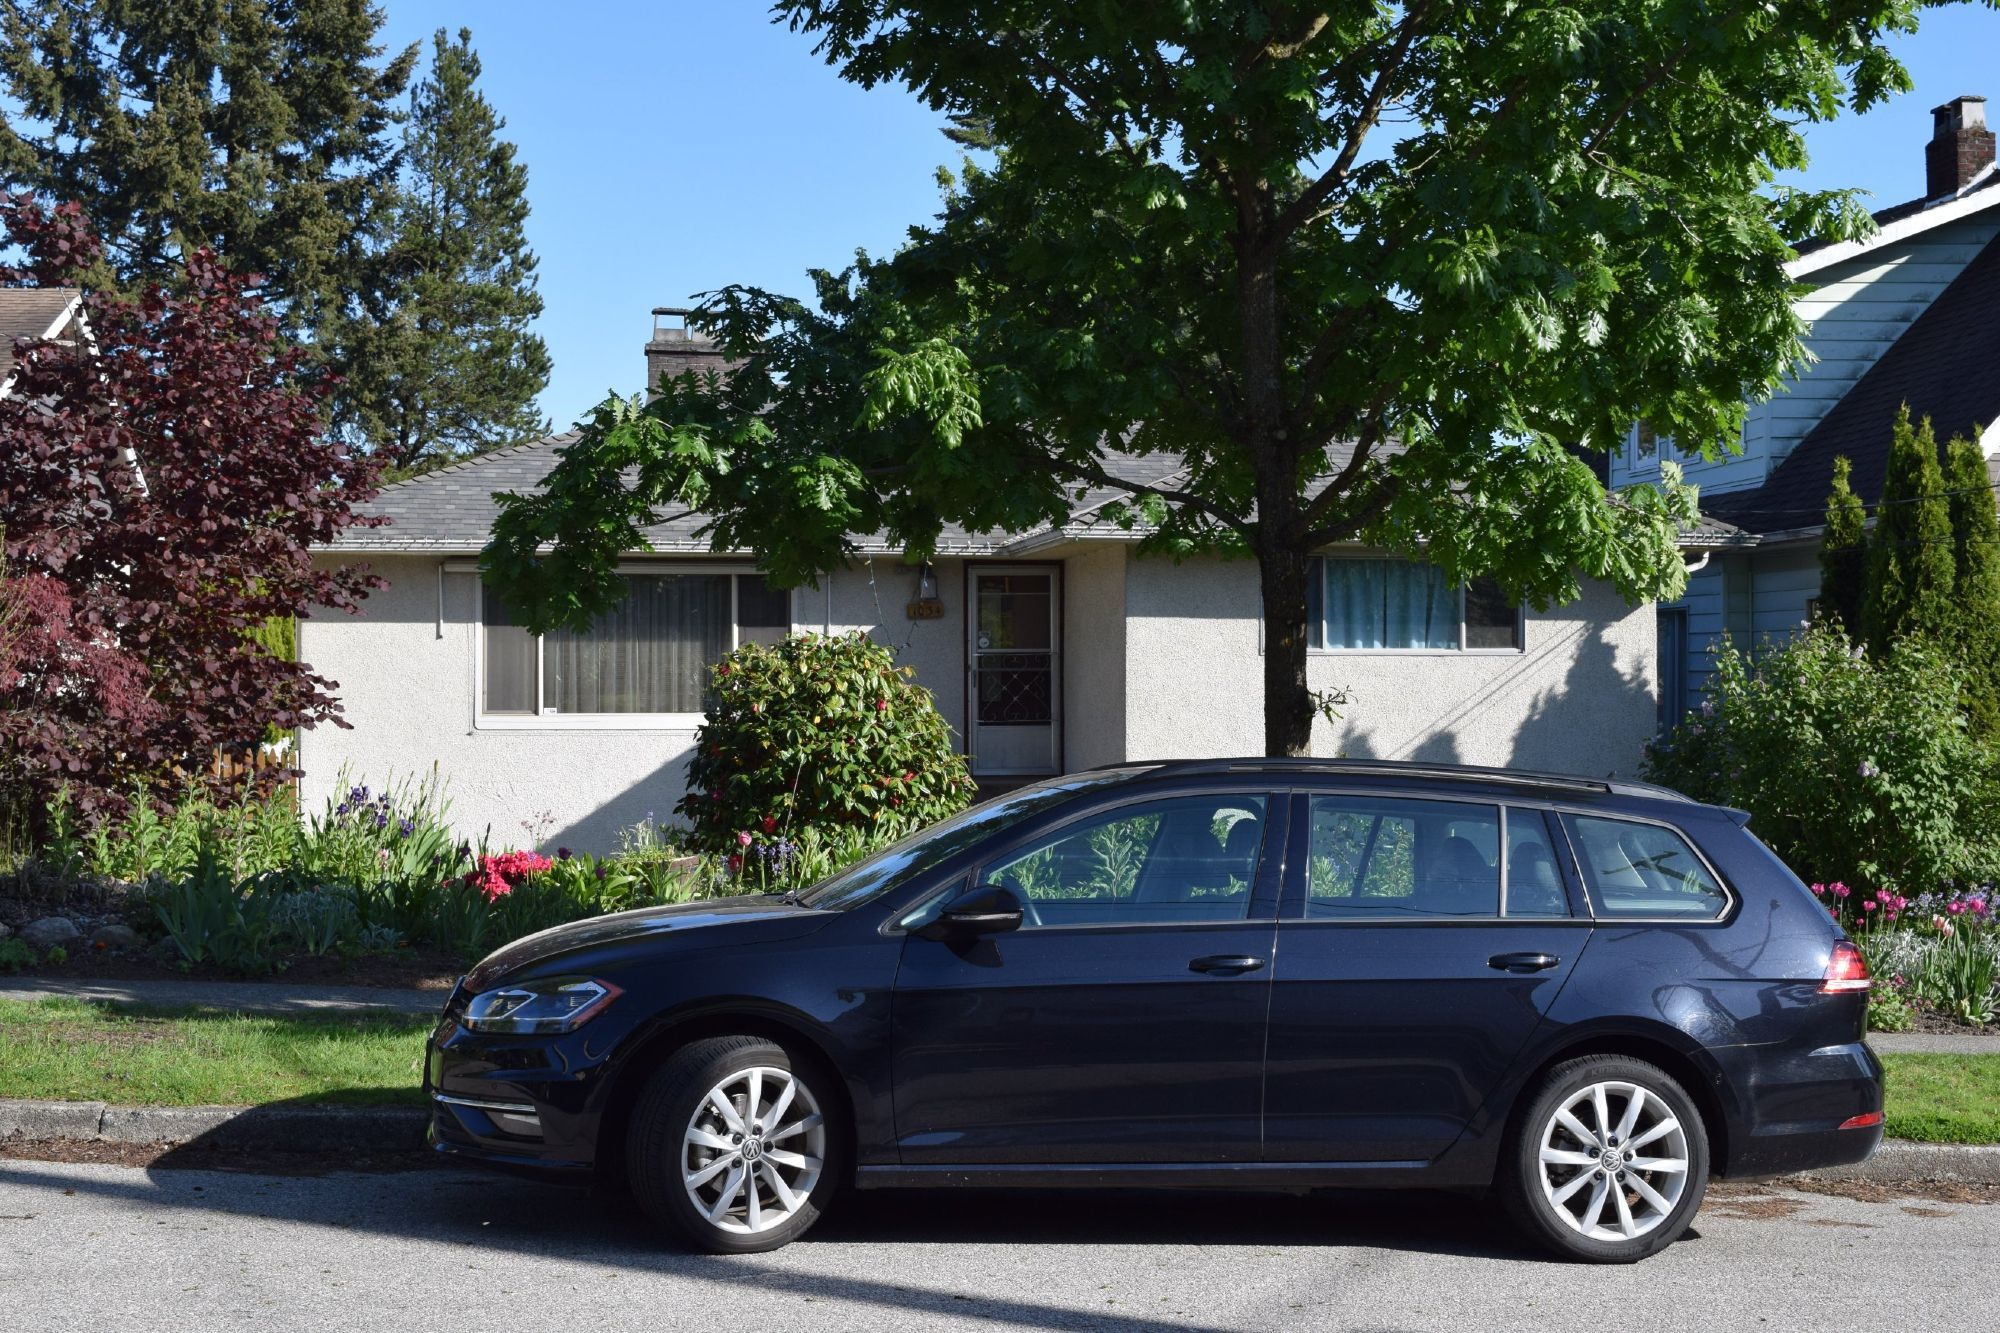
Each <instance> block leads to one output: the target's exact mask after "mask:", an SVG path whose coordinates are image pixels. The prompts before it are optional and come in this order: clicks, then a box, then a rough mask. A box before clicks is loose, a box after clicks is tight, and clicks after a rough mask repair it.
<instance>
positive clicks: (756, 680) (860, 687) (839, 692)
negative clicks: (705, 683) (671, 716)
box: [676, 634, 973, 865]
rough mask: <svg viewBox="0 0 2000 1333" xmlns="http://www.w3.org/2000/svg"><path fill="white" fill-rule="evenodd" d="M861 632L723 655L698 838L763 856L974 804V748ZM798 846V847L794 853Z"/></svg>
mask: <svg viewBox="0 0 2000 1333" xmlns="http://www.w3.org/2000/svg"><path fill="white" fill-rule="evenodd" d="M913 675H915V672H913V671H912V670H910V669H909V668H907V667H905V668H901V669H898V668H897V666H896V663H895V658H894V657H893V656H892V655H891V654H890V652H889V650H888V649H887V648H884V647H883V646H881V645H880V644H877V643H873V642H871V641H870V640H869V639H868V638H867V637H865V636H864V635H860V634H849V635H840V636H835V637H830V638H829V637H824V636H820V635H814V634H799V635H791V636H788V637H786V638H785V639H784V640H783V641H782V642H780V643H778V644H776V645H775V646H766V645H763V644H745V645H744V646H742V647H740V648H738V649H737V650H736V651H735V652H733V653H731V654H729V655H728V656H727V657H725V658H723V659H722V661H720V662H719V663H717V664H716V667H715V671H714V675H713V677H712V680H713V692H714V701H713V702H712V703H711V704H710V706H709V709H708V720H707V722H706V723H704V724H703V726H702V728H701V730H700V731H698V732H697V733H696V735H695V754H694V759H693V761H692V763H691V765H690V767H689V771H688V790H687V795H686V796H685V797H684V798H683V799H682V801H681V803H680V805H679V806H677V807H676V809H677V810H678V811H679V812H680V813H682V814H683V815H685V816H686V817H687V820H688V823H689V824H690V825H691V827H692V835H691V836H692V841H693V843H694V845H695V846H697V847H700V848H704V849H707V850H710V851H717V852H722V853H724V854H725V855H728V856H732V857H736V858H739V860H738V861H737V863H736V864H738V865H747V864H750V861H751V858H753V857H756V856H760V855H762V856H765V857H769V856H771V855H772V853H768V852H762V851H753V850H752V849H761V848H766V847H769V848H778V849H780V850H779V852H778V853H777V855H779V856H781V857H782V856H789V855H793V854H795V852H796V849H797V848H798V847H799V846H800V845H801V839H802V837H803V836H804V835H805V834H806V833H807V831H808V830H811V831H813V832H814V833H815V835H816V836H818V837H822V838H830V837H837V836H851V835H853V834H854V833H856V832H857V831H858V832H859V833H860V834H862V835H863V836H864V837H866V838H873V837H876V836H877V835H883V836H901V835H902V834H906V833H910V832H913V831H915V830H917V829H920V828H922V827H924V826H925V825H927V824H930V823H933V822H935V821H937V820H939V819H942V818H944V817H945V816H947V815H951V814H956V813H957V812H958V811H960V810H962V809H964V808H965V807H966V805H967V804H969V803H970V802H971V799H972V794H973V782H972V776H971V774H970V772H969V771H968V770H967V767H966V762H965V757H964V756H963V755H960V754H957V753H955V752H954V751H953V750H952V744H951V731H950V728H948V727H947V726H946V725H945V722H944V719H943V718H942V717H941V716H939V714H938V711H937V705H936V701H935V700H933V699H932V697H931V693H930V691H929V690H926V689H923V688H922V687H921V686H918V685H915V684H913V683H911V679H910V678H911V677H912V676H913ZM787 848H789V849H791V850H789V851H788V850H785V849H787Z"/></svg>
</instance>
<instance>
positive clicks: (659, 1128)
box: [625, 1036, 847, 1254]
mask: <svg viewBox="0 0 2000 1333" xmlns="http://www.w3.org/2000/svg"><path fill="white" fill-rule="evenodd" d="M751 1070H782V1071H786V1072H787V1073H788V1074H789V1075H790V1076H791V1077H792V1078H793V1079H795V1080H797V1082H798V1085H799V1088H800V1089H801V1093H802V1097H803V1098H809V1099H810V1104H811V1105H812V1106H815V1107H816V1108H817V1110H818V1114H819V1115H820V1117H821V1125H820V1127H819V1128H820V1131H821V1132H820V1133H819V1136H818V1140H817V1141H818V1142H819V1144H820V1152H819V1153H818V1154H817V1160H818V1161H819V1163H820V1166H819V1169H818V1172H817V1175H816V1178H815V1179H814V1180H813V1181H812V1183H811V1186H810V1188H809V1189H808V1190H806V1191H805V1192H804V1193H803V1194H802V1195H800V1196H799V1197H800V1199H801V1201H800V1202H799V1203H798V1204H797V1205H796V1206H795V1207H793V1208H792V1209H791V1211H790V1216H788V1217H786V1218H785V1219H784V1220H783V1221H781V1222H779V1223H777V1224H775V1225H767V1227H766V1229H763V1230H758V1231H747V1230H744V1229H743V1228H744V1227H745V1226H746V1225H747V1217H739V1216H735V1213H736V1212H737V1211H738V1210H747V1208H748V1206H749V1200H748V1199H747V1198H746V1197H745V1196H743V1195H738V1196H736V1197H737V1203H736V1205H735V1206H734V1207H733V1208H732V1210H731V1212H730V1213H729V1214H726V1215H725V1216H724V1218H723V1220H722V1221H721V1222H720V1223H718V1222H716V1221H713V1220H711V1218H710V1217H709V1215H708V1214H707V1212H706V1211H704V1209H703V1208H701V1207H698V1206H697V1205H696V1203H695V1200H694V1198H693V1197H691V1196H690V1192H689V1187H688V1184H687V1179H686V1173H685V1172H684V1170H683V1160H684V1154H687V1153H691V1152H692V1153H699V1152H702V1151H703V1150H702V1149H700V1148H697V1147H691V1146H690V1145H689V1144H688V1143H687V1142H686V1138H685V1136H686V1135H687V1134H688V1133H689V1131H690V1129H691V1127H694V1126H695V1121H696V1117H697V1116H698V1115H699V1116H702V1117H704V1120H705V1121H706V1120H709V1119H716V1113H715V1111H714V1109H713V1106H712V1104H711V1103H709V1102H708V1094H709V1091H710V1090H711V1089H714V1088H717V1087H719V1086H721V1085H723V1084H724V1083H726V1082H728V1081H729V1080H731V1079H732V1078H735V1077H737V1076H742V1075H746V1073H747V1071H751ZM765 1077H767V1076H764V1075H759V1079H760V1082H761V1081H762V1080H763V1079H764V1078H765ZM796 1096H798V1095H796V1094H795V1097H796ZM725 1100H730V1101H731V1103H732V1105H733V1106H734V1108H735V1109H736V1111H737V1112H738V1113H739V1116H740V1115H741V1113H742V1112H743V1110H744V1107H743V1105H742V1099H741V1095H740V1094H738V1095H736V1096H733V1097H728V1098H725ZM795 1104H798V1103H797V1101H796V1100H795ZM763 1105H764V1106H765V1107H766V1109H767V1110H768V1108H769V1107H770V1105H771V1101H770V1100H769V1099H766V1100H765V1101H764V1103H763ZM841 1106H842V1103H841V1102H840V1100H839V1096H838V1093H837V1092H836V1090H835V1088H834V1087H833V1083H832V1079H831V1077H830V1076H829V1075H827V1074H826V1073H824V1072H823V1070H822V1068H821V1066H820V1064H819V1062H818V1061H816V1060H812V1059H810V1058H806V1057H802V1056H799V1055H795V1054H794V1053H793V1052H791V1051H788V1050H786V1049H785V1048H784V1047H783V1046H781V1045H779V1044H778V1043H777V1042H774V1041H771V1040H770V1039H768V1038H765V1037H751V1036H735V1037H707V1038H703V1039H702V1040H700V1041H695V1042H690V1043H689V1044H688V1045H686V1046H683V1047H681V1048H680V1049H679V1050H677V1051H675V1052H674V1053H673V1054H672V1055H671V1056H670V1057H668V1059H667V1061H666V1063H665V1064H663V1065H661V1066H660V1068H659V1069H658V1070H657V1071H656V1072H655V1073H654V1074H653V1076H652V1078H651V1079H649V1080H648V1081H647V1084H646V1087H645V1090H644V1091H643V1092H641V1093H640V1095H639V1101H638V1104H637V1106H636V1107H635V1108H634V1109H633V1112H632V1121H631V1125H630V1126H629V1128H628V1129H627V1130H626V1137H625V1160H626V1177H627V1179H628V1180H629V1181H630V1183H631V1189H632V1195H633V1197H634V1198H635V1199H636V1200H637V1202H638V1204H639V1206H640V1208H642V1209H644V1210H645V1212H646V1214H647V1215H648V1216H649V1217H651V1218H652V1219H653V1220H654V1221H656V1222H658V1223H660V1224H661V1225H663V1226H664V1227H666V1228H667V1229H668V1230H669V1231H670V1232H672V1233H673V1234H674V1235H675V1236H677V1237H678V1238H679V1239H681V1240H683V1241H685V1242H686V1243H687V1244H688V1245H689V1246H691V1247H693V1248H694V1249H697V1250H702V1251H705V1252H706V1253H709V1254H760V1253H763V1252H764V1251H767V1250H775V1249H778V1248H780V1247H782V1246H785V1245H789V1244H790V1243H791V1242H793V1241H794V1240H797V1239H798V1238H799V1237H800V1236H802V1235H804V1234H805V1233H806V1232H807V1231H808V1230H810V1229H811V1228H812V1225H813V1224H814V1223H815V1222H817V1221H818V1220H819V1217H820V1214H821V1213H822V1212H823V1211H825V1209H826V1207H827V1205H828V1203H829V1202H831V1200H832V1199H833V1197H834V1195H835V1193H836V1192H837V1190H838V1189H839V1187H840V1183H841V1180H842V1178H843V1177H844V1176H845V1174H846V1166H847V1163H846V1141H847V1137H846V1128H847V1127H846V1125H845V1124H844V1123H842V1122H841V1120H840V1114H841ZM793 1114H795V1113H791V1112H788V1113H787V1115H786V1116H785V1117H783V1118H784V1119H786V1120H791V1119H792V1118H793ZM744 1124H745V1127H746V1129H751V1128H754V1126H755V1124H756V1120H755V1118H754V1117H750V1118H747V1119H745V1120H744ZM778 1127H779V1126H777V1125H775V1124H771V1125H767V1126H766V1127H765V1128H767V1129H770V1128H778ZM709 1132H716V1133H722V1134H725V1135H727V1134H728V1133H729V1131H728V1129H727V1127H726V1126H724V1125H722V1124H721V1123H720V1122H719V1121H718V1123H717V1124H715V1125H713V1126H711V1127H710V1131H709ZM749 1137H750V1138H752V1139H756V1140H757V1143H758V1145H759V1146H758V1147H756V1148H754V1149H751V1148H747V1146H746V1147H738V1148H734V1149H733V1150H718V1151H716V1152H715V1153H714V1154H713V1156H711V1157H710V1158H709V1159H708V1164H714V1161H715V1158H716V1157H721V1158H724V1159H726V1160H727V1161H729V1162H730V1163H740V1164H742V1165H744V1166H745V1167H746V1168H747V1171H746V1174H747V1176H748V1181H747V1184H748V1185H749V1187H750V1189H751V1192H752V1193H756V1194H758V1195H759V1197H760V1198H761V1197H765V1196H766V1195H770V1192H771V1191H773V1190H774V1189H775V1186H771V1185H769V1184H768V1178H767V1177H766V1176H765V1175H764V1174H762V1173H760V1170H759V1168H758V1167H757V1166H755V1165H754V1164H753V1163H752V1162H746V1161H744V1156H745V1153H746V1151H748V1152H749V1153H750V1154H751V1155H752V1157H753V1158H754V1157H759V1155H760V1154H762V1153H763V1152H765V1151H768V1150H767V1149H765V1148H763V1147H762V1146H761V1145H762V1137H761V1136H760V1135H757V1134H755V1133H752V1134H750V1136H749ZM740 1141H741V1140H740V1139H739V1142H740ZM792 1146H794V1147H796V1146H798V1145H796V1144H794V1145H792ZM772 1147H777V1148H780V1149H781V1150H784V1151H790V1149H789V1148H785V1147H784V1145H782V1144H779V1143H778V1142H777V1141H776V1140H775V1139H774V1140H773V1143H772ZM734 1169H735V1167H734V1166H733V1165H732V1166H726V1167H723V1168H722V1174H721V1175H720V1176H718V1177H716V1178H715V1185H714V1189H715V1190H717V1191H718V1192H719V1191H720V1190H721V1189H722V1188H723V1187H724V1185H725V1184H726V1183H727V1182H728V1181H729V1180H730V1178H731V1176H732V1174H733V1172H734ZM767 1169H775V1160H773V1161H772V1162H770V1163H767ZM701 1188H704V1189H705V1188H707V1187H706V1186H703V1187H701ZM771 1197H775V1196H774V1195H772V1196H771ZM773 1206H774V1207H777V1206H780V1205H775V1204H774V1205H773ZM766 1216H768V1213H767V1214H766Z"/></svg>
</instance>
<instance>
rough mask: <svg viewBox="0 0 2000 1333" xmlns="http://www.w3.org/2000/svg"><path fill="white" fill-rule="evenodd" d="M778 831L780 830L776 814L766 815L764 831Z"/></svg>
mask: <svg viewBox="0 0 2000 1333" xmlns="http://www.w3.org/2000/svg"><path fill="white" fill-rule="evenodd" d="M777 831H778V821H777V818H776V817H775V816H773V815H765V816H764V832H766V833H776V832H777Z"/></svg>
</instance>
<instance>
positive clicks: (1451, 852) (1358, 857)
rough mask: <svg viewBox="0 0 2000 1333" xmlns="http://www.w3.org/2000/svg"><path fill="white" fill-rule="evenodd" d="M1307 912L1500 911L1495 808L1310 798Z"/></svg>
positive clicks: (1468, 913) (1419, 913) (1363, 914)
mask: <svg viewBox="0 0 2000 1333" xmlns="http://www.w3.org/2000/svg"><path fill="white" fill-rule="evenodd" d="M1307 867H1308V890H1307V897H1306V915H1307V916H1308V917H1315V918H1340V917H1345V918H1376V919H1382V918H1404V917H1490V916H1498V915H1499V912H1500V811H1499V808H1498V807H1497V806H1491V805H1470V804H1461V803H1458V802H1453V801H1406V800H1397V799H1393V798H1388V797H1373V796H1315V797H1314V798H1313V802H1312V847H1311V852H1310V854H1309V856H1308V859H1307Z"/></svg>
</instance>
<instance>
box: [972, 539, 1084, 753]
mask: <svg viewBox="0 0 2000 1333" xmlns="http://www.w3.org/2000/svg"><path fill="white" fill-rule="evenodd" d="M970 578H971V580H972V596H971V599H970V600H971V602H972V614H971V615H969V616H967V617H966V630H967V635H968V642H967V644H966V666H967V670H968V672H969V673H970V677H971V684H970V691H969V692H970V694H971V696H972V697H971V707H970V708H969V709H968V710H967V712H968V713H969V715H970V722H969V735H968V737H967V745H966V748H967V749H968V750H969V751H970V752H971V754H972V771H973V772H974V773H975V774H977V775H979V776H980V777H1006V776H1022V777H1027V776H1034V775H1038V774H1045V773H1056V772H1060V771H1061V770H1062V750H1061V746H1060V742H1059V740H1058V737H1057V735H1056V719H1057V718H1058V717H1059V716H1061V713H1060V711H1059V710H1060V708H1061V704H1062V701H1061V699H1060V697H1059V695H1060V691H1061V687H1062V686H1061V681H1062V674H1061V669H1060V662H1059V661H1058V649H1059V637H1060V632H1061V625H1062V608H1061V607H1060V606H1059V605H1058V604H1057V603H1058V600H1059V592H1058V585H1057V580H1056V574H1055V570H1053V569H1051V568H1048V567H1046V566H1043V567H1036V566H1026V567H1018V566H998V565H974V566H972V567H971V570H970Z"/></svg>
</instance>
